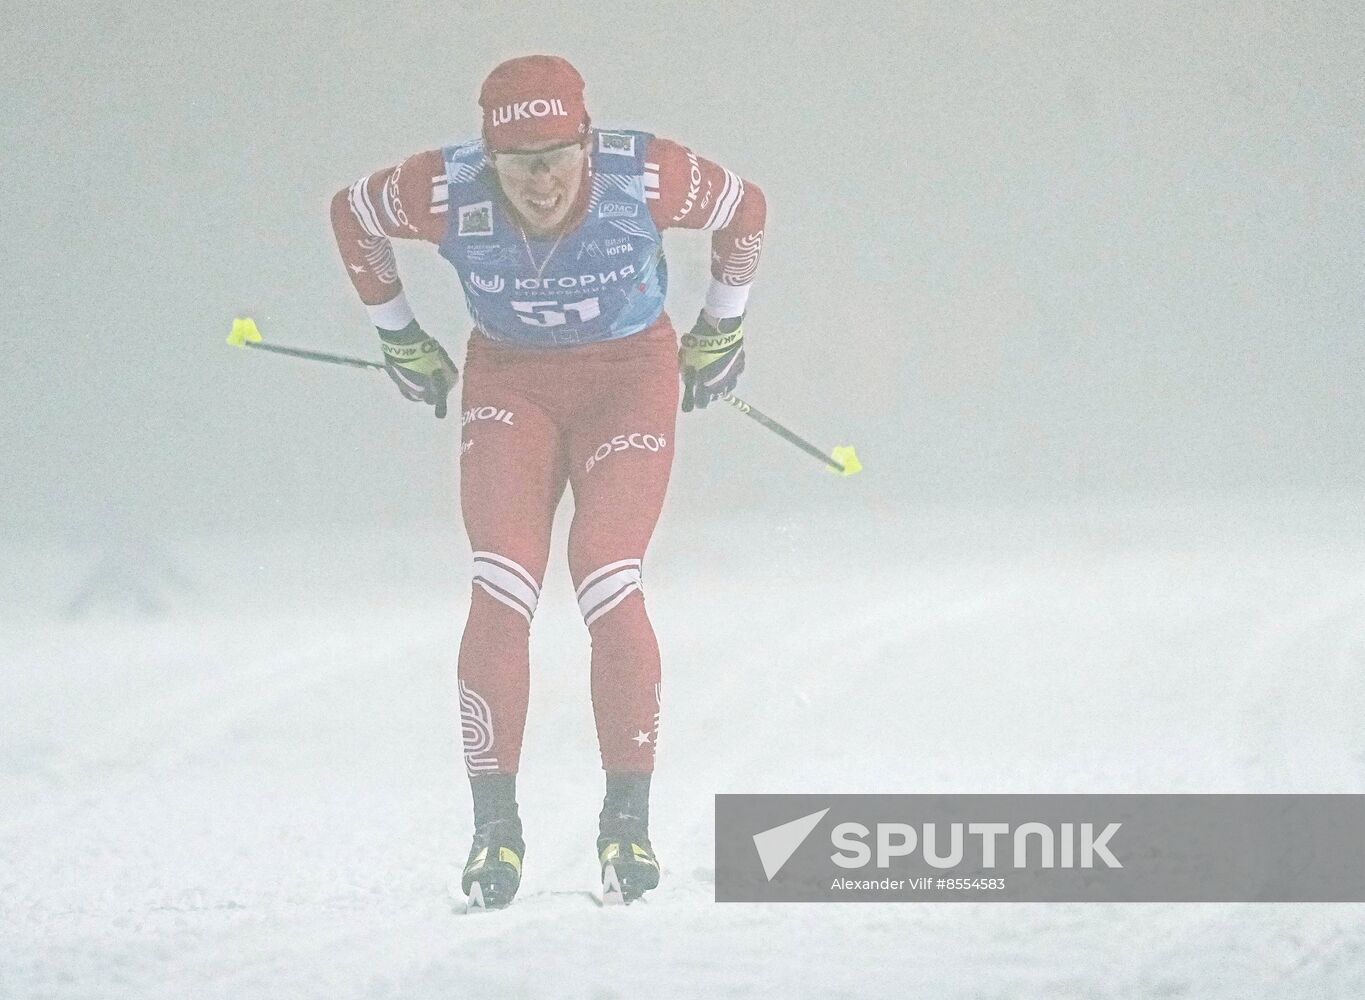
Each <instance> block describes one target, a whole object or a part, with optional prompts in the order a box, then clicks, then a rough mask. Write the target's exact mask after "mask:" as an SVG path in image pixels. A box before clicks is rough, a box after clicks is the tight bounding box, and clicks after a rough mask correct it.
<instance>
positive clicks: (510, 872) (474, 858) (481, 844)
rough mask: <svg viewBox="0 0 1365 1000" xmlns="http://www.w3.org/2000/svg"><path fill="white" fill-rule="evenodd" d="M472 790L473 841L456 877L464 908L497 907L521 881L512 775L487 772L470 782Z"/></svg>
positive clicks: (520, 842) (518, 823)
mask: <svg viewBox="0 0 1365 1000" xmlns="http://www.w3.org/2000/svg"><path fill="white" fill-rule="evenodd" d="M470 784H471V787H472V788H473V790H474V843H473V844H472V845H471V846H470V848H469V860H468V861H466V862H465V866H464V873H463V874H462V875H461V877H460V887H461V889H463V891H464V893H465V912H466V913H470V912H474V911H476V910H496V909H501V908H502V907H504V906H506V905H507V904H509V903H511V902H512V900H513V898H514V897H515V896H516V894H517V889H518V888H519V887H520V885H521V859H522V858H523V857H524V856H525V854H526V843H525V842H524V841H523V840H522V839H521V818H520V817H519V816H518V815H517V804H516V798H515V795H516V792H515V776H512V775H489V776H487V777H482V778H474V779H472V780H471V782H470Z"/></svg>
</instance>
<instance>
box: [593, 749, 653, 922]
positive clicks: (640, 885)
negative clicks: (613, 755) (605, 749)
mask: <svg viewBox="0 0 1365 1000" xmlns="http://www.w3.org/2000/svg"><path fill="white" fill-rule="evenodd" d="M649 777H650V776H649V775H648V774H608V775H607V795H606V799H605V800H604V801H603V803H602V812H601V814H600V815H599V816H598V830H599V835H598V837H597V861H598V864H599V865H600V866H601V870H602V902H603V903H604V904H613V903H632V902H634V901H635V900H637V899H639V898H640V897H641V896H642V895H644V894H645V893H646V892H648V891H649V890H650V889H653V888H655V887H656V886H657V885H658V884H659V860H658V858H656V857H655V856H654V848H653V847H652V846H651V845H650V843H649Z"/></svg>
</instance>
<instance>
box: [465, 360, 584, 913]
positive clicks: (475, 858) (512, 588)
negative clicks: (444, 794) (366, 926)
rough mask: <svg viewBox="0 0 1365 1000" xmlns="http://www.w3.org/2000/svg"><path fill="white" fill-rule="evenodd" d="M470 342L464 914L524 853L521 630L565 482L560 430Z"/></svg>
mask: <svg viewBox="0 0 1365 1000" xmlns="http://www.w3.org/2000/svg"><path fill="white" fill-rule="evenodd" d="M491 353H492V352H485V356H484V358H483V363H481V359H480V354H479V352H476V351H475V349H474V347H473V345H471V351H470V357H469V359H468V360H467V362H466V369H465V382H464V390H463V401H462V410H463V413H462V421H463V425H464V426H463V432H462V441H461V457H460V506H461V510H462V513H463V516H464V523H465V529H466V531H467V532H468V534H469V542H470V546H471V548H472V550H473V572H472V577H471V579H472V583H471V594H470V602H469V617H468V620H467V621H466V622H465V628H464V633H463V635H462V636H461V639H460V659H459V670H458V684H459V693H460V723H461V735H462V737H463V741H464V758H465V767H466V770H467V771H468V773H469V783H470V791H471V795H472V798H473V804H474V839H473V843H472V845H471V846H470V851H469V859H468V861H467V862H466V863H465V868H464V872H463V874H462V877H461V883H462V888H463V890H464V892H465V893H466V894H467V896H468V899H469V903H468V906H469V907H470V908H478V907H501V906H506V905H507V904H508V903H510V902H511V901H512V899H513V897H514V896H515V895H516V892H517V888H518V887H519V886H520V884H521V865H522V859H523V857H524V856H525V853H526V845H525V842H524V841H523V839H522V831H521V817H520V816H519V815H518V812H517V802H516V772H517V768H518V766H519V762H520V757H521V740H522V731H523V729H524V728H525V724H526V704H527V698H528V695H529V691H530V628H531V618H532V616H533V615H534V614H535V610H536V604H537V602H538V600H539V596H540V584H541V580H542V579H543V577H544V575H545V562H546V558H547V555H548V551H549V544H550V527H551V524H552V522H553V520H554V512H555V508H556V507H557V506H558V504H559V499H560V497H561V496H562V494H563V492H564V484H565V481H566V478H567V470H566V468H565V459H564V455H563V451H562V447H561V439H560V431H559V428H558V426H557V425H556V424H555V422H554V421H553V420H552V419H551V417H550V416H549V415H548V414H547V413H546V412H545V411H544V409H543V408H541V407H540V406H539V405H538V404H536V403H535V402H534V401H533V400H532V398H531V397H530V396H529V395H528V394H527V393H525V392H524V391H522V386H521V383H522V382H523V381H524V379H523V378H521V377H519V374H520V369H519V366H517V365H515V364H512V363H498V361H497V359H496V358H495V357H492V356H490V355H491Z"/></svg>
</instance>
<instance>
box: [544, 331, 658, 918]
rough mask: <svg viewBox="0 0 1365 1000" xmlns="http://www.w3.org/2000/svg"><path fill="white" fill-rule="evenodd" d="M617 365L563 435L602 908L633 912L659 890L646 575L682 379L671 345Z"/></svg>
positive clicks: (613, 362)
mask: <svg viewBox="0 0 1365 1000" xmlns="http://www.w3.org/2000/svg"><path fill="white" fill-rule="evenodd" d="M670 333H671V331H670ZM616 355H617V356H615V357H613V358H611V359H610V363H607V364H604V365H603V368H602V371H603V377H602V378H601V380H599V381H597V384H595V385H594V387H593V389H594V391H593V392H592V394H591V397H590V402H589V403H588V404H587V405H585V407H584V408H583V410H582V411H581V412H580V413H579V414H578V415H577V417H576V419H575V420H574V422H573V426H572V430H571V432H570V435H569V454H570V460H571V463H572V464H571V468H570V481H571V482H572V484H573V490H574V520H573V525H572V527H571V529H570V534H569V569H570V572H571V573H572V575H573V582H574V587H575V590H576V592H577V594H578V603H579V608H580V610H581V611H582V613H583V620H584V621H585V622H586V623H587V626H588V630H589V633H590V634H591V636H592V702H593V712H594V715H595V716H596V720H597V738H598V745H599V748H600V750H601V755H602V767H603V769H604V770H605V771H606V796H605V799H604V801H603V804H602V812H601V814H600V817H599V836H598V839H597V852H598V861H599V863H600V865H601V869H602V877H603V899H604V901H608V900H611V901H622V902H628V901H630V900H632V899H635V898H637V897H639V896H640V895H641V894H642V893H644V892H646V891H648V890H650V889H653V888H654V887H655V886H657V885H658V883H659V865H658V861H657V859H656V858H655V856H654V849H653V847H652V846H651V844H650V840H649V783H650V775H651V774H652V772H653V769H654V747H655V743H656V742H657V740H658V735H659V712H660V680H659V677H660V670H659V645H658V641H657V639H656V638H655V635H654V628H653V626H652V625H651V624H650V621H649V616H648V614H647V613H646V611H645V601H644V589H643V588H644V582H643V572H642V565H643V561H644V556H645V549H646V548H647V547H648V545H649V539H650V536H651V535H652V534H653V532H654V526H655V524H656V522H657V521H658V518H659V512H660V509H661V508H662V506H663V500H664V494H665V493H666V491H667V487H668V477H669V471H670V469H671V467H672V460H673V429H674V421H675V416H674V415H675V413H676V411H677V402H678V396H677V393H678V381H677V362H676V353H675V344H674V342H673V340H672V338H671V336H669V337H667V338H662V337H655V338H651V339H650V340H643V341H642V342H640V343H637V344H631V345H621V347H620V348H619V349H618V350H617V351H616Z"/></svg>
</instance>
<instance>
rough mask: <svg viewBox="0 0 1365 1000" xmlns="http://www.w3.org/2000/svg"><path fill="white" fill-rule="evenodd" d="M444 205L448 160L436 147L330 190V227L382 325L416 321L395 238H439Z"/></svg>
mask: <svg viewBox="0 0 1365 1000" xmlns="http://www.w3.org/2000/svg"><path fill="white" fill-rule="evenodd" d="M438 181H439V182H438ZM438 196H439V197H438ZM445 208H446V206H445V163H444V161H443V160H442V158H441V151H440V150H438V149H432V150H427V151H425V152H421V153H417V154H415V155H413V156H409V157H408V158H407V159H406V160H404V161H403V162H402V163H399V164H397V165H396V166H392V167H385V168H384V169H382V170H376V171H375V172H374V173H372V174H369V175H367V176H365V177H362V178H360V179H359V180H358V181H356V182H355V183H354V184H351V185H348V186H347V187H344V188H342V189H341V190H340V191H338V192H337V193H336V194H335V195H333V196H332V232H333V235H334V236H335V237H336V243H337V249H338V250H339V251H340V253H341V260H342V263H343V264H344V265H345V266H346V273H347V275H348V276H349V277H350V279H351V284H352V286H353V287H354V288H355V290H356V294H358V295H359V296H360V301H361V302H363V303H364V304H365V308H366V309H367V310H368V311H369V313H370V320H371V322H373V323H374V325H375V326H376V327H378V328H379V329H380V330H401V329H402V328H403V327H405V326H407V325H408V324H409V323H411V322H412V321H413V315H412V308H411V307H410V306H409V305H408V300H407V297H406V296H405V295H404V294H403V283H402V281H401V280H400V279H399V277H398V262H397V260H396V259H395V258H394V254H393V243H392V242H391V239H393V238H397V239H408V240H423V241H425V242H428V243H440V241H441V234H442V232H443V231H444V230H445V218H446V217H445V214H444V213H445Z"/></svg>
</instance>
